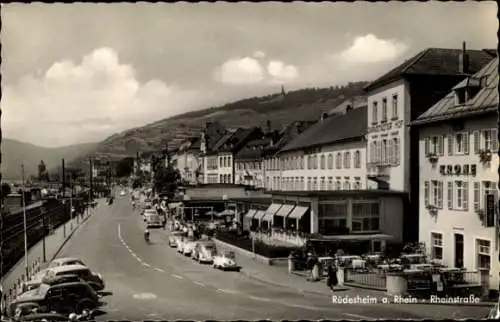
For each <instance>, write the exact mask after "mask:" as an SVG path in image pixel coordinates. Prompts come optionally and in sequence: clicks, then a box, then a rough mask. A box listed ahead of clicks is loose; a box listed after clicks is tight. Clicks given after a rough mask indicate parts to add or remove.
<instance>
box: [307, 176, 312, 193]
mask: <svg viewBox="0 0 500 322" xmlns="http://www.w3.org/2000/svg"><path fill="white" fill-rule="evenodd" d="M307 190H312V181H311V177H307Z"/></svg>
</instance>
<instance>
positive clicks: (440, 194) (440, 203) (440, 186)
mask: <svg viewBox="0 0 500 322" xmlns="http://www.w3.org/2000/svg"><path fill="white" fill-rule="evenodd" d="M438 191H439V192H438V202H437V207H438V208H439V209H443V181H439V182H438Z"/></svg>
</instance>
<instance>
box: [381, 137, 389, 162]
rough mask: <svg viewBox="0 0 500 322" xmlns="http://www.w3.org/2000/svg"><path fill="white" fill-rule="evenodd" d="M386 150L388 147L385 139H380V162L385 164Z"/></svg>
mask: <svg viewBox="0 0 500 322" xmlns="http://www.w3.org/2000/svg"><path fill="white" fill-rule="evenodd" d="M387 152H388V149H387V140H385V139H384V140H382V164H387V163H388V162H387V161H388V160H387V154H388V153H387Z"/></svg>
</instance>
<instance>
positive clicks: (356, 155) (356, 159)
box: [354, 151, 361, 169]
mask: <svg viewBox="0 0 500 322" xmlns="http://www.w3.org/2000/svg"><path fill="white" fill-rule="evenodd" d="M354 168H356V169H359V168H361V159H360V152H359V151H356V152H354Z"/></svg>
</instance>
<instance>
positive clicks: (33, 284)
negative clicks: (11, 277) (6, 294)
mask: <svg viewBox="0 0 500 322" xmlns="http://www.w3.org/2000/svg"><path fill="white" fill-rule="evenodd" d="M70 282H84V280H82V279H81V278H80V276H78V275H71V274H68V275H60V276H53V277H51V276H43V277H41V278H38V279H31V280H29V281H27V282H24V283H23V285H22V292H23V293H24V292H28V291H31V290H34V289H35V288H37V287H39V286H40V285H41V284H49V285H56V284H63V283H70Z"/></svg>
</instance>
